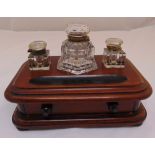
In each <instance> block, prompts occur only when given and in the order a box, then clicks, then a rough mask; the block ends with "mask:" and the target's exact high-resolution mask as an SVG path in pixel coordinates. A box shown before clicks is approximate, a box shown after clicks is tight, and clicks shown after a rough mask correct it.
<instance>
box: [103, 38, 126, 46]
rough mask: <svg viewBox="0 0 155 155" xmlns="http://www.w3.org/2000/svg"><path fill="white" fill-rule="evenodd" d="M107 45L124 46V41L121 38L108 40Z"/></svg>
mask: <svg viewBox="0 0 155 155" xmlns="http://www.w3.org/2000/svg"><path fill="white" fill-rule="evenodd" d="M105 43H106V45H107V46H111V45H113V46H121V45H122V44H123V40H122V39H120V38H108V39H107V40H106V41H105Z"/></svg>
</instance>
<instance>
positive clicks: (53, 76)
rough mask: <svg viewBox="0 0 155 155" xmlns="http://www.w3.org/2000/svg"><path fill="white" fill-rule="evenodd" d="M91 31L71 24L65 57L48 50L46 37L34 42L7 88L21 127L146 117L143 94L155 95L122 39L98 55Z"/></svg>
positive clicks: (130, 121) (110, 123)
mask: <svg viewBox="0 0 155 155" xmlns="http://www.w3.org/2000/svg"><path fill="white" fill-rule="evenodd" d="M88 32H89V31H88V28H87V27H86V26H81V25H72V26H71V28H68V29H67V34H68V40H66V41H65V43H63V45H62V47H63V48H62V55H61V57H59V56H49V51H48V50H47V49H46V43H45V42H43V41H38V42H33V43H31V44H30V45H29V50H28V52H29V53H30V54H29V58H28V61H26V62H25V63H24V64H23V65H22V66H21V68H20V69H19V71H18V72H17V74H16V75H15V77H14V78H13V80H12V81H11V83H10V84H9V86H8V87H7V89H6V91H5V97H6V99H7V100H9V101H10V102H14V103H16V104H17V108H16V110H15V112H14V114H13V117H12V120H13V123H14V124H15V126H16V127H17V128H18V129H20V130H29V129H50V128H68V127H121V126H138V125H141V124H142V123H143V121H144V120H145V118H146V115H147V113H146V110H145V108H144V106H143V104H142V103H141V100H143V99H146V98H148V97H149V96H150V95H151V93H152V89H151V86H150V84H149V83H148V82H147V81H146V79H145V78H144V77H143V76H142V75H141V73H140V72H139V71H138V70H137V69H136V67H135V66H134V65H133V64H132V63H131V61H130V60H128V59H127V58H126V55H125V52H124V51H123V50H122V48H121V45H122V41H121V40H118V39H117V38H110V39H108V40H107V41H106V44H107V48H106V49H104V54H103V55H95V56H94V54H93V51H94V46H93V44H92V43H91V42H90V40H89V39H88V36H87V34H88ZM72 38H73V39H72ZM66 45H67V46H66ZM75 46H76V48H74V47H75ZM78 47H79V49H78ZM67 48H68V49H67Z"/></svg>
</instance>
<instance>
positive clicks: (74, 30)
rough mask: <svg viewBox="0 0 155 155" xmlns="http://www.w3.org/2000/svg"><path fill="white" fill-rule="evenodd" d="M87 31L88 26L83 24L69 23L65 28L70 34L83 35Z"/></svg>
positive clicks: (88, 30)
mask: <svg viewBox="0 0 155 155" xmlns="http://www.w3.org/2000/svg"><path fill="white" fill-rule="evenodd" d="M89 32H90V29H89V27H88V26H86V25H83V24H71V25H68V27H67V29H66V33H67V34H68V35H72V36H85V35H87V34H88V33H89Z"/></svg>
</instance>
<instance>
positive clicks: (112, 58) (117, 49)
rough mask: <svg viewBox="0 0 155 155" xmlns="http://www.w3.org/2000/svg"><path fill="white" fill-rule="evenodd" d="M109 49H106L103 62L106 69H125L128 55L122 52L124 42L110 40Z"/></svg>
mask: <svg viewBox="0 0 155 155" xmlns="http://www.w3.org/2000/svg"><path fill="white" fill-rule="evenodd" d="M105 43H106V46H107V48H104V53H103V56H104V58H103V62H104V65H105V67H106V68H124V67H125V58H126V53H125V52H124V51H123V50H122V47H121V45H122V44H123V40H121V39H119V38H108V39H107V40H106V41H105Z"/></svg>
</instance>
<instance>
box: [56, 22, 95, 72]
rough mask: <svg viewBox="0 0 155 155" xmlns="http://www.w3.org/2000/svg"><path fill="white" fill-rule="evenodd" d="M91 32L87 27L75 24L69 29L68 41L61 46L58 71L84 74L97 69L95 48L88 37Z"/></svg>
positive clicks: (67, 31)
mask: <svg viewBox="0 0 155 155" xmlns="http://www.w3.org/2000/svg"><path fill="white" fill-rule="evenodd" d="M89 32H90V29H89V28H88V27H87V26H86V25H81V24H73V25H69V26H68V27H67V29H66V33H67V35H68V39H66V40H65V41H64V42H63V43H62V46H61V57H60V59H59V61H58V64H57V69H58V70H63V71H66V72H70V73H72V74H83V73H87V72H90V71H93V70H96V69H97V65H96V61H95V58H94V51H95V48H94V46H93V44H92V42H91V41H90V40H89V36H88V35H87V34H88V33H89Z"/></svg>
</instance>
